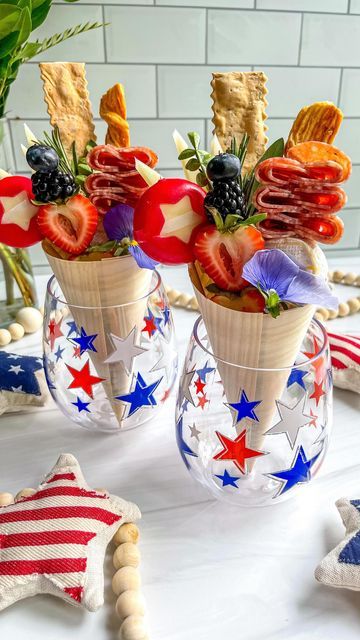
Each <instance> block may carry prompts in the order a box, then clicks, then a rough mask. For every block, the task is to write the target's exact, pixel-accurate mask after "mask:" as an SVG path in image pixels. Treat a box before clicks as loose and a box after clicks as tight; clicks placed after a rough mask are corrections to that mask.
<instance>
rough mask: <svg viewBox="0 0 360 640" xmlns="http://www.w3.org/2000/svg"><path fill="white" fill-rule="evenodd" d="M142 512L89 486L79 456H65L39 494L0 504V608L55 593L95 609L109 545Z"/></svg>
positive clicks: (91, 609)
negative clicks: (31, 597)
mask: <svg viewBox="0 0 360 640" xmlns="http://www.w3.org/2000/svg"><path fill="white" fill-rule="evenodd" d="M139 517H140V511H139V509H138V507H137V506H136V505H135V504H132V503H130V502H126V501H125V500H122V499H121V498H118V497H117V496H112V495H109V494H107V493H100V492H98V491H94V490H92V489H90V487H89V486H88V485H87V484H86V482H85V479H84V476H83V474H82V472H81V469H80V466H79V463H78V461H77V460H76V459H75V458H74V456H72V455H70V454H63V455H61V456H60V458H59V459H58V461H57V463H56V465H55V467H54V468H53V469H52V471H51V472H50V474H49V475H48V476H46V478H45V480H44V482H42V483H41V484H40V486H39V488H38V489H37V491H36V493H35V494H34V495H32V496H30V497H28V498H23V499H21V500H19V501H17V502H16V503H15V504H12V505H9V506H7V507H0V610H1V609H5V608H6V607H8V606H9V605H11V604H13V603H14V602H16V601H17V600H21V599H22V598H26V597H29V596H34V595H36V594H37V593H50V594H52V595H55V596H59V597H61V598H64V599H65V600H67V601H68V602H71V603H72V604H75V605H78V606H79V605H80V606H83V607H85V608H86V609H88V610H89V611H96V609H98V608H99V607H100V606H101V605H102V604H103V601H104V595H103V592H104V574H103V564H104V556H105V550H106V547H107V545H108V543H109V542H110V540H111V538H112V537H113V535H114V533H115V531H116V530H117V528H118V527H119V526H120V523H121V524H122V523H124V522H133V521H134V520H137V519H138V518H139Z"/></svg>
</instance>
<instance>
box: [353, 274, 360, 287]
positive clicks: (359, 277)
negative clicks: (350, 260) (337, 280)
mask: <svg viewBox="0 0 360 640" xmlns="http://www.w3.org/2000/svg"><path fill="white" fill-rule="evenodd" d="M354 285H355V287H360V276H358V277H357V278H356V280H355V282H354Z"/></svg>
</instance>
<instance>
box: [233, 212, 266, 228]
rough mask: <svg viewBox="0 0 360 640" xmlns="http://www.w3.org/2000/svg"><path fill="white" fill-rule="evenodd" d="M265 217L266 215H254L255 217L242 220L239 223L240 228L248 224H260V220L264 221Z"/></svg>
mask: <svg viewBox="0 0 360 640" xmlns="http://www.w3.org/2000/svg"><path fill="white" fill-rule="evenodd" d="M266 217H267V214H266V213H255V215H253V216H249V217H248V218H246V220H243V221H242V222H240V226H247V225H249V224H254V225H255V224H258V223H259V222H262V220H265V218H266Z"/></svg>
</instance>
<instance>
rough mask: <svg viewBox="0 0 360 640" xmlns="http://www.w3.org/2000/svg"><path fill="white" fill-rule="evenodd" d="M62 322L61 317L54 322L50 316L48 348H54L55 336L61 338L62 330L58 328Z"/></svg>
mask: <svg viewBox="0 0 360 640" xmlns="http://www.w3.org/2000/svg"><path fill="white" fill-rule="evenodd" d="M61 323H62V318H61V320H59V322H55V320H54V318H52V319H51V320H50V322H49V325H48V326H49V339H50V349H51V351H53V350H54V345H55V340H56V339H57V338H61V336H63V335H64V334H63V332H62V331H61V329H60V326H61Z"/></svg>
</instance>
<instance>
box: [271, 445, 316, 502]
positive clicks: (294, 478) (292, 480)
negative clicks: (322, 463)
mask: <svg viewBox="0 0 360 640" xmlns="http://www.w3.org/2000/svg"><path fill="white" fill-rule="evenodd" d="M321 453H322V450H321V451H319V453H317V454H316V456H314V457H313V458H310V459H309V460H307V459H306V455H305V451H304V449H303V447H302V446H300V447H299V448H298V449H297V451H296V455H295V458H294V460H293V463H292V465H291V467H290V469H285V471H276V472H274V473H267V474H266V475H267V476H269V478H275V479H276V480H280V481H281V482H282V486H281V488H280V491H279V492H278V493H277V494H276V495H275V496H274V498H276V497H277V496H280V495H281V494H282V493H285V492H286V491H289V489H292V487H294V486H295V485H297V484H302V483H304V482H309V480H311V468H312V467H313V465H314V464H315V462H316V461H317V459H318V457H319V456H320V454H321Z"/></svg>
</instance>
